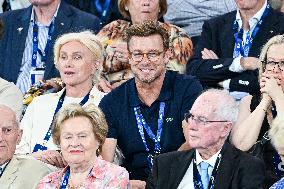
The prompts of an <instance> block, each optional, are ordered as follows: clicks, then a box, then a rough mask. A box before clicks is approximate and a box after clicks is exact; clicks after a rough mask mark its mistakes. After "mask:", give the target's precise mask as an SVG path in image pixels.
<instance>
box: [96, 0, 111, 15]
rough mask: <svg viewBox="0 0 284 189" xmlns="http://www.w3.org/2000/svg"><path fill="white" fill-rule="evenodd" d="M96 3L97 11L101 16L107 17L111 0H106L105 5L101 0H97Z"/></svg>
mask: <svg viewBox="0 0 284 189" xmlns="http://www.w3.org/2000/svg"><path fill="white" fill-rule="evenodd" d="M95 5H96V10H97V12H98V13H99V14H100V17H105V16H106V13H107V11H108V9H109V6H110V0H105V3H104V4H103V6H102V5H101V3H100V0H96V1H95Z"/></svg>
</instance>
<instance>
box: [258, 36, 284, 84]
mask: <svg viewBox="0 0 284 189" xmlns="http://www.w3.org/2000/svg"><path fill="white" fill-rule="evenodd" d="M281 44H284V35H276V36H274V37H272V38H270V39H269V40H268V41H267V43H266V44H265V45H264V46H263V48H262V50H261V52H260V56H259V59H260V61H261V67H260V69H259V79H260V78H261V75H262V73H263V72H265V67H266V63H267V62H266V61H267V52H268V50H269V48H270V47H271V46H273V45H281Z"/></svg>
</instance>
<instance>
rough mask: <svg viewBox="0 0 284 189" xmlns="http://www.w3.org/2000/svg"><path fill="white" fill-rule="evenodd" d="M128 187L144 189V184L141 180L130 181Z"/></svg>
mask: <svg viewBox="0 0 284 189" xmlns="http://www.w3.org/2000/svg"><path fill="white" fill-rule="evenodd" d="M130 186H131V188H132V189H145V187H146V182H145V181H142V180H130Z"/></svg>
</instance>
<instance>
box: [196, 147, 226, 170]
mask: <svg viewBox="0 0 284 189" xmlns="http://www.w3.org/2000/svg"><path fill="white" fill-rule="evenodd" d="M195 151H196V155H195V156H196V165H199V164H200V163H201V162H202V161H204V162H206V163H208V164H209V165H210V166H211V167H212V168H213V167H214V166H215V163H216V160H217V158H218V155H219V154H220V152H221V149H220V150H219V151H218V152H217V153H216V154H214V155H213V156H211V157H210V158H209V159H207V160H204V159H202V157H201V156H200V154H199V152H198V150H195Z"/></svg>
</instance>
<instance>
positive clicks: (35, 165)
mask: <svg viewBox="0 0 284 189" xmlns="http://www.w3.org/2000/svg"><path fill="white" fill-rule="evenodd" d="M21 137H22V130H21V129H20V128H19V125H18V121H17V118H16V114H15V112H14V111H13V110H12V109H10V108H9V107H7V106H5V105H0V188H1V189H8V188H11V189H32V188H35V186H36V185H37V183H38V182H39V180H40V179H41V178H42V177H44V176H45V175H47V174H48V173H50V172H51V171H52V170H50V169H49V168H48V167H47V166H46V165H45V164H44V163H42V162H40V161H37V160H34V159H27V158H24V157H20V156H17V155H14V152H15V149H16V145H17V144H18V143H19V142H20V140H21Z"/></svg>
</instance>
